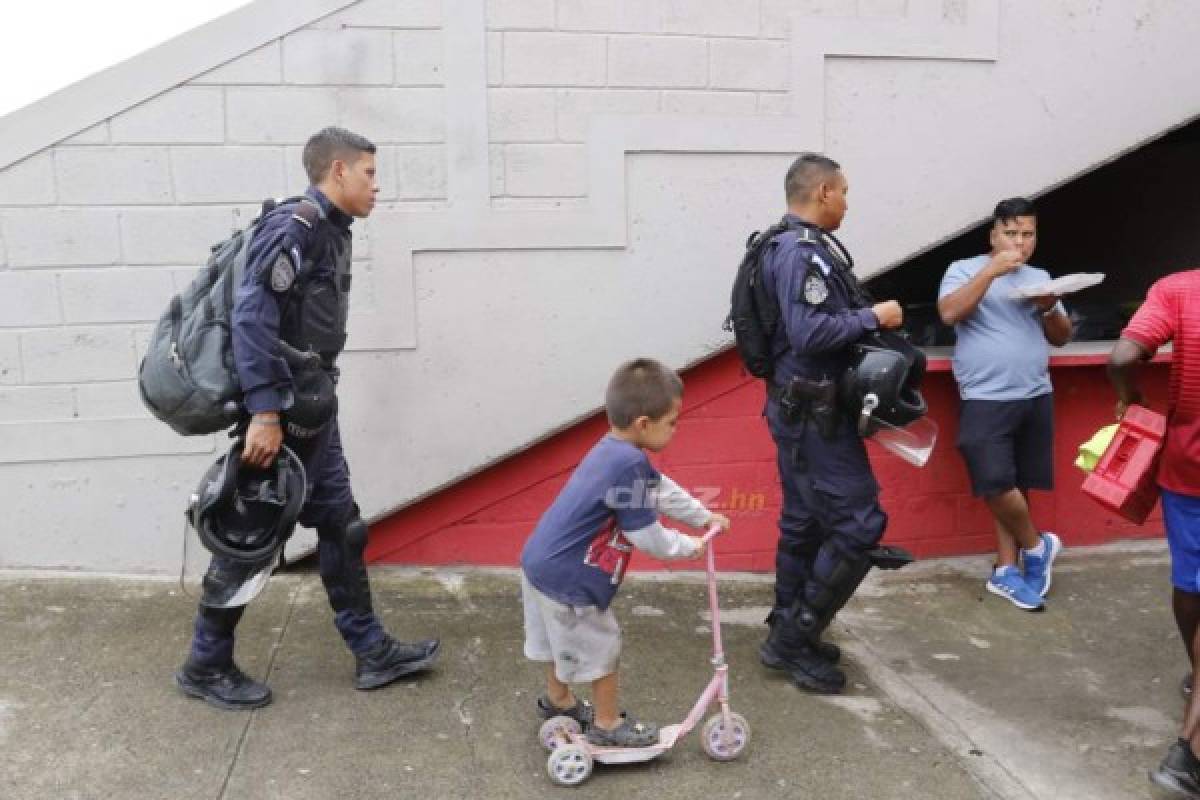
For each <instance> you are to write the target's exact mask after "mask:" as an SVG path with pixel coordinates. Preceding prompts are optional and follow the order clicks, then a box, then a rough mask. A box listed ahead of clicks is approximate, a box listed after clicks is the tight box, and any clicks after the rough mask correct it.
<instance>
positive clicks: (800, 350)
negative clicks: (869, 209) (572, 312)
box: [760, 153, 902, 693]
mask: <svg viewBox="0 0 1200 800" xmlns="http://www.w3.org/2000/svg"><path fill="white" fill-rule="evenodd" d="M785 189H786V194H787V204H788V214H787V216H786V217H785V218H784V224H786V226H787V230H785V231H783V232H782V233H778V234H776V235H775V236H774V237H773V239H772V240H771V241H770V243H769V244H768V245H767V247H766V249H765V251H764V254H763V261H762V270H763V275H764V276H765V277H764V280H765V282H766V286H767V287H768V289H770V288H771V287H773V288H774V293H775V298H776V300H777V301H778V303H779V307H780V314H781V324H780V325H779V327H778V329H777V332H776V335H775V339H774V345H773V356H774V364H775V370H774V378H773V380H771V381H768V401H767V413H766V416H767V423H768V426H769V428H770V431H771V436H772V438H773V439H774V440H775V444H776V447H777V458H778V466H779V476H780V481H781V483H782V486H783V510H782V514H781V517H780V521H779V528H780V539H779V544H778V549H777V553H776V585H775V605H774V608H773V610H772V612H771V615H770V617H769V618H768V623H769V625H770V633H769V635H768V638H767V641H766V642H764V643H763V645H762V647H761V649H760V656H761V658H762V661H763V664H764V665H766V666H768V667H770V668H773V669H780V670H784V671H786V672H788V673H789V675H790V677H791V678H792V680H793V681H794V682H795V683H796V684H797V685H798V686H800V687H801V688H804V689H808V690H810V691H816V692H825V693H836V692H840V691H841V690H842V688H843V687H844V686H845V683H846V676H845V673H843V672H842V671H841V670H840V669H839V668H838V667H837V662H838V660H839V658H840V652H839V650H838V648H837V646H836V645H833V644H832V643H829V642H823V641H821V635H822V633H823V632H824V631H825V629H826V628H827V627H828V625H829V623H830V622H831V621H832V619H833V616H834V615H835V614H836V613H837V612H838V611H839V610H840V609H841V608H842V606H844V605H845V603H846V601H847V600H849V598H850V596H851V595H852V594H853V593H854V591H855V589H857V588H858V585H859V583H861V582H862V580H863V578H864V577H865V576H866V574H867V571H868V570H869V569H870V567H871V566H872V565H873V564H876V563H878V562H875V561H873V559H874V558H875V557H876V556H877V555H878V552H879V551H877V550H876V546H877V544H878V542H879V540H880V538H881V537H882V536H883V531H884V527H885V525H886V524H887V516H886V515H885V514H884V512H883V509H882V508H880V505H879V496H878V495H879V485H878V484H877V483H876V481H875V476H874V474H873V473H872V471H871V465H870V463H869V462H868V460H867V453H866V448H865V446H864V444H863V440H862V438H861V437H860V436H859V433H858V430H857V428H856V426H855V422H854V420H853V419H852V417H851V415H849V414H846V413H844V412H843V411H841V410H839V403H838V400H837V383H838V376H839V375H841V374H842V373H844V372H845V371H846V369H847V368H848V367H849V366H850V363H851V359H852V357H853V352H854V351H853V346H854V345H855V343H857V342H859V341H860V340H862V339H863V337H864V336H869V335H871V334H872V333H873V332H875V331H879V330H884V329H890V328H899V327H900V324H901V322H902V311H901V308H900V305H899V304H898V303H897V302H896V301H894V300H889V301H887V302H883V303H877V304H874V305H872V304H870V301H869V300H868V298H867V296H866V294H865V293H864V292H863V290H862V289H861V288H860V287H859V285H858V282H857V280H856V279H855V277H854V274H853V272H852V267H853V262H852V261H851V259H850V256H849V254H848V253H847V252H846V250H845V249H844V248H843V247H842V246H841V243H840V242H838V241H837V239H835V238H834V236H833V235H832V232H833V231H835V230H837V228H838V227H839V226H840V225H841V222H842V218H843V217H844V216H845V213H846V191H847V183H846V178H845V176H844V175H843V174H842V172H841V169H840V167H839V166H838V164H837V163H836V162H834V161H833V160H831V159H829V158H827V157H825V156H823V155H819V154H815V153H805V154H803V155H801V156H800V157H799V158H797V159H796V160H795V162H794V163H793V164H792V166H791V167H790V168H789V169H788V172H787V177H786V180H785Z"/></svg>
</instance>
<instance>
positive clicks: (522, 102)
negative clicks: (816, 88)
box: [487, 0, 903, 208]
mask: <svg viewBox="0 0 1200 800" xmlns="http://www.w3.org/2000/svg"><path fill="white" fill-rule="evenodd" d="M792 7H793V8H795V9H796V10H810V9H812V10H820V4H815V3H800V4H798V5H797V4H792ZM856 11H857V6H856V5H855V3H853V2H851V3H847V4H842V5H841V8H840V13H843V14H845V13H849V14H850V15H853V14H854V13H856ZM487 12H488V13H487V28H488V34H487V36H488V92H487V103H488V141H489V143H490V144H491V149H490V151H489V157H490V159H491V162H492V163H491V169H492V174H493V176H494V178H493V180H492V182H491V186H490V188H491V195H492V197H493V198H501V199H502V200H501V205H504V204H505V201H512V202H510V203H509V205H512V204H515V202H517V199H521V200H525V199H528V198H554V199H560V198H573V197H584V196H586V195H587V194H588V183H587V169H588V165H587V159H588V153H587V149H586V148H585V147H584V146H583V145H584V143H585V142H587V141H588V135H589V126H590V124H591V121H592V119H593V118H594V117H595V116H597V115H600V114H610V115H611V114H677V115H696V116H709V115H717V116H721V115H731V116H742V117H745V116H757V115H763V114H772V115H778V114H783V113H785V112H786V111H787V110H788V103H787V91H788V89H789V87H790V45H789V42H788V32H789V30H790V19H789V18H788V16H787V13H786V9H785V8H784V6H783V5H782V4H775V3H773V2H772V0H736V2H728V3H715V2H714V3H696V2H684V0H672V1H671V2H666V0H654V1H653V2H638V3H633V2H608V3H594V2H579V1H577V0H557V2H532V1H528V2H514V0H489V2H488V4H487ZM897 14H898V15H902V14H903V3H901V4H900V5H899V10H898V11H897ZM523 207H525V208H530V207H536V203H528V202H526V203H524V204H523Z"/></svg>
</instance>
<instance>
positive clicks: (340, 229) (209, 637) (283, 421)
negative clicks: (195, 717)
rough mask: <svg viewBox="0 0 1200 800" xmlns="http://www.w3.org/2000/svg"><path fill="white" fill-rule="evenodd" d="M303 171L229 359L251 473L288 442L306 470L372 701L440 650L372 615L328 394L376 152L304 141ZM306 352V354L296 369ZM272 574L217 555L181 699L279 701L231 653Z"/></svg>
mask: <svg viewBox="0 0 1200 800" xmlns="http://www.w3.org/2000/svg"><path fill="white" fill-rule="evenodd" d="M303 162H304V168H305V171H306V172H307V174H308V178H309V181H310V184H311V185H310V186H309V188H308V190H307V192H306V193H305V195H304V197H303V198H299V199H297V200H295V201H291V202H284V203H283V204H281V205H279V206H278V207H275V208H273V209H270V210H267V211H266V213H265V214H264V216H263V217H262V219H261V220H260V222H259V224H258V227H257V228H256V230H255V233H254V238H253V240H252V241H251V244H250V248H249V254H248V257H247V263H246V269H245V272H244V276H243V280H242V283H241V286H240V287H239V289H238V291H237V295H236V298H235V301H234V310H233V331H232V333H233V352H234V360H235V362H236V367H237V372H238V378H239V381H240V384H241V386H242V389H243V392H244V405H245V409H246V412H247V414H246V418H245V419H244V420H243V421H242V423H241V425H240V428H239V432H240V433H242V435H243V436H244V441H245V445H244V448H243V451H242V452H243V455H242V462H243V465H242V466H243V468H261V469H266V468H268V467H270V466H271V465H272V464H273V463H274V461H275V458H276V455H277V454H278V453H279V452H280V448H281V446H282V445H284V444H286V445H287V446H288V447H289V448H291V449H292V450H293V451H294V452H295V453H296V454H297V455H298V456H299V457H300V459H301V460H302V461H303V463H304V467H305V471H306V474H307V481H308V497H307V499H306V502H305V504H304V506H303V509H302V511H301V513H300V523H301V524H302V525H305V526H307V527H312V528H316V530H317V536H318V557H319V562H320V573H321V580H322V582H323V583H324V585H325V590H326V593H327V594H328V596H329V603H330V605H331V606H332V608H333V611H334V624H335V625H336V627H337V629H338V632H339V633H341V635H342V638H343V639H344V640H345V642H346V644H347V646H348V647H349V648H350V650H351V651H352V652H353V653H354V656H355V661H356V670H355V685H356V687H357V688H359V689H373V688H377V687H379V686H384V685H386V684H388V683H390V682H392V681H394V680H396V679H397V678H399V677H401V676H403V675H408V674H411V673H413V672H417V671H419V670H423V669H427V668H428V667H430V666H431V665H432V664H433V663H434V661H435V660H436V658H437V655H438V647H439V643H438V641H437V640H424V641H419V642H414V643H407V642H401V641H398V640H396V639H394V638H392V637H391V636H390V635H389V634H388V633H386V632H385V631H384V629H383V624H382V623H381V622H380V620H379V618H378V616H376V614H375V612H374V609H373V607H372V603H371V589H370V584H369V582H368V579H367V570H366V565H365V563H364V561H363V550H364V548H365V546H366V542H367V525H366V523H364V522H363V520H362V518H361V517H360V516H359V511H358V506H357V504H356V503H355V502H354V496H353V494H352V492H351V488H350V473H349V470H348V468H347V465H346V459H345V456H344V455H343V452H342V442H341V437H340V434H339V432H338V424H337V415H336V396H335V395H334V394H333V391H332V385H333V382H336V376H337V370H336V367H335V361H336V359H337V357H338V355H339V354H340V353H341V351H342V349H343V347H344V346H345V342H346V315H347V309H348V300H349V290H350V264H351V253H350V245H351V234H350V225H351V223H352V222H353V220H354V217H366V216H368V215H369V214H370V213H371V210H372V209H373V208H374V206H375V194H376V192H378V191H379V187H378V184H377V183H376V175H375V145H374V144H372V143H371V142H370V141H368V140H367V139H365V138H364V137H362V136H359V135H357V134H355V133H351V132H350V131H347V130H343V129H340V128H325V129H324V130H322V131H320V132H318V133H316V134H314V135H313V136H312V137H311V138H310V139H309V140H308V143H307V144H306V145H305V147H304V153H303ZM298 353H299V354H303V355H304V356H305V358H303V360H302V361H301V362H297V361H296V360H295V356H296V354H298ZM298 364H302V365H306V366H298ZM304 369H311V370H315V373H314V374H315V377H316V378H319V379H322V380H326V382H327V383H328V385H329V386H330V387H331V388H330V391H329V392H328V397H326V398H324V401H323V402H322V403H321V404H322V405H324V406H325V408H324V409H323V411H324V413H320V414H318V415H317V417H318V421H317V422H315V423H314V421H313V419H314V415H313V413H312V409H311V408H304V409H303V410H302V406H303V405H304V404H302V403H300V402H298V400H299V399H300V395H301V393H300V392H298V390H297V387H298V386H299V385H300V384H301V383H304V382H305V381H302V376H301V375H300V374H298V370H304ZM308 377H309V378H311V377H313V375H309V376H308ZM327 379H328V380H327ZM307 383H311V380H308V381H307ZM304 397H305V398H307V395H304ZM308 399H311V398H308ZM308 405H310V406H311V402H310V403H309V404H308ZM273 563H274V560H273V559H272V562H271V564H270V565H261V564H260V565H246V564H243V563H237V562H235V561H233V560H231V559H228V558H225V557H223V556H220V555H215V556H214V557H213V560H212V563H211V564H210V566H209V569H208V572H207V573H206V575H205V578H204V584H203V594H202V596H201V599H200V608H199V611H198V613H197V615H196V621H195V631H194V635H193V639H192V645H191V651H190V653H189V655H188V659H187V661H186V663H185V664H184V666H183V668H182V669H181V670H180V671H179V672H178V673H177V674H176V682H177V684H178V685H179V687H180V688H181V689H182V690H183V691H185V692H186V693H188V694H190V695H192V696H196V697H200V698H202V699H204V700H206V701H208V702H210V703H212V704H213V705H216V706H218V707H221V708H227V709H248V708H258V707H260V706H263V705H266V704H267V703H269V702H270V700H271V690H270V689H269V688H268V687H267V686H266V685H265V684H263V683H260V682H258V681H255V680H253V679H252V678H250V677H248V676H247V675H245V674H244V673H242V672H241V670H239V669H238V667H237V666H236V665H235V664H234V661H233V645H234V628H235V626H236V625H237V623H238V620H239V619H240V618H241V616H242V613H243V611H244V610H245V605H244V603H245V602H246V601H247V598H248V597H252V596H253V594H254V591H253V590H248V589H249V587H250V584H251V582H252V581H253V580H254V579H255V577H256V576H261V575H262V574H263V573H264V570H263V567H264V566H266V570H267V573H266V574H269V568H270V566H272V565H273Z"/></svg>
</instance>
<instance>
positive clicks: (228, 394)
mask: <svg viewBox="0 0 1200 800" xmlns="http://www.w3.org/2000/svg"><path fill="white" fill-rule="evenodd" d="M299 202H306V203H311V204H313V205H316V204H315V203H313V202H312V201H311V200H309V199H308V198H307V197H290V198H288V199H286V200H273V199H272V200H267V201H265V202H264V203H263V206H262V213H261V214H260V215H259V216H258V217H257V218H255V220H254V221H253V222H252V223H251V225H250V227H249V228H247V229H245V230H241V231H236V232H235V233H234V234H233V235H231V236H230V237H229V238H228V239H225V240H224V241H222V242H218V243H217V244H215V245H213V246H212V253H211V255H210V256H209V259H208V263H207V264H206V265H205V267H204V269H202V270H200V273H199V274H198V275H197V276H196V277H195V279H193V280H192V283H191V285H189V286H188V288H187V289H185V290H184V291H183V292H182V293H180V294H177V295H175V296H174V297H172V298H171V302H170V304H169V305H168V306H167V310H166V311H164V312H163V315H162V316H161V317H160V318H159V320H158V324H157V325H155V326H154V332H153V333H152V334H151V336H150V341H149V344H148V345H147V347H146V355H145V357H144V358H142V363H141V366H140V367H139V369H138V390H139V392H140V393H141V396H142V402H143V403H144V404H145V406H146V408H148V409H149V410H150V413H151V414H153V415H154V416H155V417H157V418H158V419H160V420H162V421H163V422H165V423H167V425H169V426H171V429H172V430H174V431H175V432H176V433H179V434H182V435H184V436H198V435H201V434H207V433H216V432H217V431H221V430H224V429H225V428H228V427H229V426H231V425H233V424H234V423H235V422H237V419H238V417H239V416H240V414H241V400H242V389H241V385H240V384H239V382H238V376H237V368H236V366H235V365H234V362H233V329H232V316H233V298H234V293H235V292H236V291H237V287H238V286H240V285H241V282H242V276H243V274H245V271H246V259H247V257H248V254H249V251H250V242H251V240H252V239H253V238H254V232H255V231H256V230H257V228H258V224H259V222H261V221H262V219H263V217H265V216H266V215H267V214H269V213H270V212H272V211H274V210H275V209H276V208H278V207H280V206H288V205H293V204H295V203H299ZM317 212H318V216H319V218H320V219H324V213H323V212H322V211H321V209H320V207H318V208H317Z"/></svg>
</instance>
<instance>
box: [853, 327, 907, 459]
mask: <svg viewBox="0 0 1200 800" xmlns="http://www.w3.org/2000/svg"><path fill="white" fill-rule="evenodd" d="M924 377H925V353H923V352H922V351H921V349H920V348H918V347H915V346H914V345H913V344H912V343H911V342H909V341H908V339H906V338H904V337H903V336H901V335H899V334H896V333H891V332H880V333H876V334H874V335H872V336H871V337H869V338H868V339H866V340H864V341H863V342H861V343H859V344H857V345H855V346H854V359H853V361H852V363H851V366H850V368H849V369H847V370H846V372H845V373H843V375H842V379H841V386H840V387H839V392H838V394H839V397H840V398H841V401H842V403H843V405H844V407H845V409H846V411H847V413H849V414H851V415H853V416H854V418H856V419H857V420H858V432H859V434H860V435H862V436H870V435H872V434H874V433H875V432H876V431H878V430H879V427H880V423H881V422H882V423H886V424H888V425H891V426H893V427H896V428H903V427H904V426H905V425H908V424H910V423H912V422H916V421H917V420H918V419H920V418H921V417H923V416H925V413H926V412H927V411H928V410H929V408H928V406H926V404H925V398H924V397H923V396H922V395H921V380H922V379H923V378H924Z"/></svg>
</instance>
